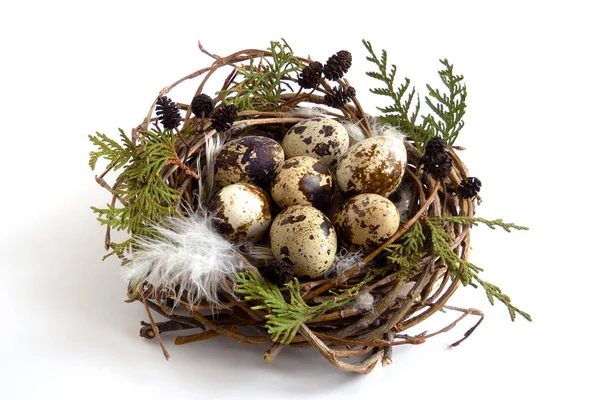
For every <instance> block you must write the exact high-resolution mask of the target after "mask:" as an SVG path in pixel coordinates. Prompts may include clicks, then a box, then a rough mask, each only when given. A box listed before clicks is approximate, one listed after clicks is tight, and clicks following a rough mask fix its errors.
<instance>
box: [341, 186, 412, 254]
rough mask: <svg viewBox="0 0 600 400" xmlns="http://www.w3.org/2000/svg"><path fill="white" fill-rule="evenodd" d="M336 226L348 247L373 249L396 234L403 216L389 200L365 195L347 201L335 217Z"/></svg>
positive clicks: (370, 194) (373, 195) (343, 242)
mask: <svg viewBox="0 0 600 400" xmlns="http://www.w3.org/2000/svg"><path fill="white" fill-rule="evenodd" d="M333 224H334V226H335V230H336V232H337V234H338V238H339V240H340V242H341V243H342V245H343V246H344V247H347V248H349V249H352V250H358V249H362V250H369V249H372V248H375V247H377V246H379V245H381V244H382V243H383V242H385V241H386V240H387V239H389V238H390V237H391V236H392V235H393V234H394V233H396V231H397V230H398V227H399V226H400V215H399V213H398V210H397V209H396V206H395V205H394V203H392V202H391V201H389V200H388V199H386V198H385V197H383V196H380V195H378V194H372V193H364V194H359V195H356V196H354V197H351V198H349V199H348V200H346V201H345V202H344V204H342V206H341V207H340V209H339V210H338V211H337V212H336V213H335V215H334V216H333Z"/></svg>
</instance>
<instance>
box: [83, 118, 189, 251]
mask: <svg viewBox="0 0 600 400" xmlns="http://www.w3.org/2000/svg"><path fill="white" fill-rule="evenodd" d="M120 132H121V135H120V137H121V143H118V142H117V141H115V140H112V139H110V138H108V137H107V136H106V135H104V134H101V133H97V134H96V135H95V136H92V135H90V136H89V138H90V141H91V142H92V143H93V144H94V145H95V146H96V148H97V151H92V152H90V167H91V168H92V169H95V168H96V163H97V161H98V160H99V159H100V158H103V159H106V160H107V161H108V162H109V166H112V169H113V170H117V169H120V168H122V171H121V173H120V174H119V176H118V177H117V182H118V183H119V184H118V185H117V186H116V188H115V189H114V191H113V194H116V195H117V196H118V197H119V199H121V201H122V202H123V203H124V205H121V204H119V205H111V204H107V205H106V207H104V208H99V207H92V210H93V211H94V212H95V213H96V214H98V221H99V222H100V223H101V224H103V225H108V226H109V227H110V229H114V230H117V231H125V232H127V233H129V234H131V235H143V236H152V235H153V234H154V231H153V229H152V228H151V226H152V224H153V223H154V222H157V221H159V220H161V219H162V218H164V217H166V216H171V215H174V213H175V207H174V205H175V203H176V202H177V201H179V197H180V195H179V193H178V192H177V191H176V190H174V189H172V188H170V187H169V185H168V184H167V182H165V180H164V179H162V177H161V173H162V171H163V169H164V167H165V165H166V163H167V161H168V160H172V159H175V158H177V154H176V152H175V135H174V134H173V132H172V131H171V130H166V131H161V130H158V129H153V130H149V131H144V132H142V133H141V136H140V138H139V142H138V143H137V145H135V144H134V143H133V142H132V141H131V139H129V138H128V137H127V135H125V133H124V132H123V130H120ZM132 244H133V240H132V239H131V238H130V239H129V240H126V241H125V242H122V243H112V245H111V247H112V248H113V252H112V253H110V254H109V255H112V254H117V255H118V256H119V257H121V258H122V257H123V256H124V255H125V253H127V252H128V251H129V250H130V249H131V245H132ZM105 258H106V257H105Z"/></svg>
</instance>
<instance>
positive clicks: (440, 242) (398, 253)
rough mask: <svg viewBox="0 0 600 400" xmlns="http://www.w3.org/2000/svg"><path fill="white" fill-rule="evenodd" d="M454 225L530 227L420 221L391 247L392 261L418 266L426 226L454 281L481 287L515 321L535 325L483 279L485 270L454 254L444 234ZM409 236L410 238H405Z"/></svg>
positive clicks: (471, 221) (463, 219) (496, 222)
mask: <svg viewBox="0 0 600 400" xmlns="http://www.w3.org/2000/svg"><path fill="white" fill-rule="evenodd" d="M448 222H452V223H457V224H463V225H477V224H478V223H482V224H484V225H486V226H488V227H490V228H491V229H495V227H497V226H499V227H501V228H503V229H504V230H506V231H507V232H511V230H512V229H515V230H527V229H528V228H527V227H524V226H519V225H516V224H513V223H505V222H504V221H502V220H501V219H495V220H487V219H484V218H479V217H458V216H457V217H444V218H425V219H422V220H419V221H417V222H416V223H415V224H414V225H413V226H412V227H411V229H410V230H408V232H406V233H405V234H404V236H403V239H402V240H401V241H400V242H399V243H398V244H395V245H390V246H387V248H386V250H387V251H388V252H390V253H391V254H390V255H389V256H388V258H389V259H390V260H391V261H392V262H394V263H396V264H398V265H399V267H400V268H401V269H402V268H404V269H407V268H408V266H407V265H408V263H409V262H413V263H414V264H418V263H419V261H420V259H421V255H422V253H423V251H424V250H423V246H424V242H425V236H424V234H423V224H425V225H426V226H427V228H428V230H429V232H430V234H431V254H432V255H434V256H436V257H439V258H440V259H441V260H442V261H444V263H445V264H446V266H447V267H448V270H449V272H450V274H451V275H452V277H454V278H456V279H459V280H460V281H461V282H462V284H463V285H465V286H467V285H470V286H473V287H475V288H477V287H478V286H477V284H476V283H478V284H479V285H481V286H482V287H483V289H484V290H485V293H486V296H487V298H488V300H489V301H490V303H491V304H492V305H493V304H494V303H495V300H498V301H500V302H501V303H502V304H504V305H505V306H506V308H507V309H508V312H509V314H510V318H511V320H512V321H514V320H515V318H516V315H517V314H519V315H521V316H522V317H523V318H525V319H526V320H528V321H531V316H530V315H529V314H528V313H526V312H525V311H523V310H520V309H519V308H517V307H515V306H513V305H512V303H511V299H510V297H509V296H508V295H506V294H504V293H503V292H502V290H500V288H499V287H498V286H496V285H494V284H492V283H489V282H486V281H484V280H483V279H481V278H480V277H479V273H481V272H482V271H483V269H482V268H480V267H478V266H476V265H475V264H473V263H470V262H468V261H466V260H463V259H462V258H461V257H459V256H458V254H456V253H455V252H454V250H452V247H451V246H452V243H453V239H452V238H451V237H450V235H448V233H447V232H446V231H445V230H444V224H445V223H448ZM405 236H406V237H405Z"/></svg>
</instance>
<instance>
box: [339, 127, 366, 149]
mask: <svg viewBox="0 0 600 400" xmlns="http://www.w3.org/2000/svg"><path fill="white" fill-rule="evenodd" d="M341 122H342V125H344V128H346V131H347V132H348V136H349V137H350V146H352V145H353V144H355V143H358V142H362V141H363V140H365V139H366V137H365V133H364V132H363V130H362V128H361V127H360V126H359V125H358V124H357V123H354V122H348V121H341Z"/></svg>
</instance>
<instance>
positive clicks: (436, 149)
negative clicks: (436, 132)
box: [425, 136, 446, 154]
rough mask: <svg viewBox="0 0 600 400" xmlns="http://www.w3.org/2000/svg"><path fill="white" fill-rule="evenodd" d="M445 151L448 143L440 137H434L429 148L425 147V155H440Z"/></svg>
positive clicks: (428, 143) (429, 143) (428, 145)
mask: <svg viewBox="0 0 600 400" xmlns="http://www.w3.org/2000/svg"><path fill="white" fill-rule="evenodd" d="M443 150H446V143H445V142H444V139H442V138H441V137H439V136H434V137H433V138H431V139H430V140H429V142H427V146H425V154H434V153H440V152H442V151H443Z"/></svg>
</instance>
